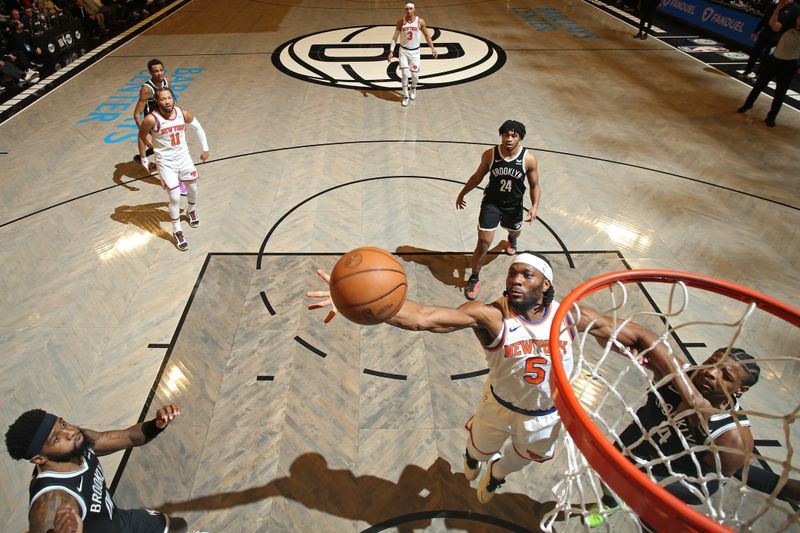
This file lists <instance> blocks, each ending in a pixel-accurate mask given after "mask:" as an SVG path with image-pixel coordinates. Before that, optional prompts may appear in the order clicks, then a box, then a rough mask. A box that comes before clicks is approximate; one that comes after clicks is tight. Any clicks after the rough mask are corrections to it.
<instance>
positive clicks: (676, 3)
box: [664, 0, 697, 15]
mask: <svg viewBox="0 0 800 533" xmlns="http://www.w3.org/2000/svg"><path fill="white" fill-rule="evenodd" d="M664 5H665V6H667V7H674V8H675V9H677V10H678V11H683V12H684V13H688V14H689V15H694V8H695V7H697V6H695V5H694V4H688V3H686V2H683V1H682V0H666V1H665V2H664Z"/></svg>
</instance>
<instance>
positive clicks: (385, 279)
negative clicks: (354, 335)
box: [330, 247, 408, 326]
mask: <svg viewBox="0 0 800 533" xmlns="http://www.w3.org/2000/svg"><path fill="white" fill-rule="evenodd" d="M407 290H408V282H407V280H406V273H405V271H404V270H403V266H402V265H401V264H400V262H399V261H397V259H396V258H395V257H394V256H393V255H392V254H390V253H389V252H387V251H386V250H382V249H381V248H373V247H364V248H356V249H355V250H351V251H349V252H347V253H346V254H344V255H343V256H342V258H341V259H339V260H338V261H337V262H336V265H335V266H334V267H333V272H331V281H330V291H331V298H332V299H333V304H334V305H335V306H336V309H337V310H338V311H339V313H341V314H342V315H344V317H345V318H347V319H348V320H351V321H352V322H355V323H356V324H361V325H363V326H369V325H372V324H379V323H381V322H385V321H386V320H389V319H390V318H392V317H393V316H394V315H395V314H396V313H397V311H399V310H400V307H401V306H402V305H403V302H405V301H406V292H407Z"/></svg>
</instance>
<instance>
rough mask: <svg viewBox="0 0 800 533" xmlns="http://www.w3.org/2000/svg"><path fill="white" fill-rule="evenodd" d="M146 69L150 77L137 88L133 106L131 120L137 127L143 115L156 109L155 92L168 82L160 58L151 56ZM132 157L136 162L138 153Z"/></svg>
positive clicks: (151, 152)
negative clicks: (136, 98) (137, 97)
mask: <svg viewBox="0 0 800 533" xmlns="http://www.w3.org/2000/svg"><path fill="white" fill-rule="evenodd" d="M147 70H148V72H150V79H149V80H147V81H146V82H144V83H143V84H142V87H141V88H140V89H139V100H138V101H137V102H136V107H134V108H133V120H135V121H136V127H137V128H138V127H139V126H141V125H142V120H144V117H146V116H147V115H149V114H150V113H152V112H153V111H155V110H156V109H158V107H157V106H156V92H157V91H158V90H159V89H167V88H169V82H168V81H167V78H166V75H165V73H164V63H162V62H161V60H160V59H156V58H153V59H151V60H150V61H148V62H147ZM147 155H148V156H151V155H153V150H152V149H150V150H149V151H148V152H147ZM133 159H134V160H135V161H136V162H137V163H138V162H139V154H136V155H135V156H134V158H133Z"/></svg>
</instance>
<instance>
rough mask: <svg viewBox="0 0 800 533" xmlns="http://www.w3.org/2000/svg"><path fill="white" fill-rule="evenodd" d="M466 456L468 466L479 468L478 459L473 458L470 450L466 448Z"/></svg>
mask: <svg viewBox="0 0 800 533" xmlns="http://www.w3.org/2000/svg"><path fill="white" fill-rule="evenodd" d="M464 457H466V458H467V466H468V467H470V468H478V460H477V459H473V458H472V456H471V455H470V454H469V450H464Z"/></svg>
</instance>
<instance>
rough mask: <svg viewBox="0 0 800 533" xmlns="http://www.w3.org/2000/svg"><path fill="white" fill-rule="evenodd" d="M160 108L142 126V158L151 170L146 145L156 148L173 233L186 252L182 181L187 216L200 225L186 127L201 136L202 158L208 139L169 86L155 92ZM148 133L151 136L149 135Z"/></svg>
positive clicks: (205, 151) (205, 156)
mask: <svg viewBox="0 0 800 533" xmlns="http://www.w3.org/2000/svg"><path fill="white" fill-rule="evenodd" d="M156 106H157V109H156V110H155V111H153V112H152V113H150V114H149V115H147V116H146V117H145V118H144V120H143V121H142V124H141V125H140V126H139V157H140V158H141V162H142V166H144V168H145V169H147V170H148V172H149V169H150V162H149V161H148V160H147V157H146V155H145V149H146V147H150V148H153V149H154V150H155V158H156V166H157V167H158V173H159V174H160V176H161V184H162V185H163V186H164V188H165V189H166V190H167V192H168V193H169V215H170V218H171V219H172V235H173V237H175V244H176V246H177V247H178V250H180V251H182V252H184V251H186V250H188V249H189V244H188V243H187V242H186V239H185V238H184V236H183V230H182V229H181V220H180V216H181V192H180V188H179V185H180V183H181V182H183V183H184V184H185V185H186V189H187V200H188V201H189V206H188V208H187V210H186V215H187V216H188V218H189V225H190V226H191V227H193V228H196V227H197V226H199V225H200V218H199V217H198V216H197V177H198V176H197V169H196V168H195V166H194V163H192V157H191V155H189V146H188V145H187V143H186V127H187V126H188V127H190V128H192V129H193V130H194V131H195V133H196V134H197V136H198V137H199V139H200V146H201V147H202V152H200V160H201V161H205V160H206V159H208V141H207V139H206V132H205V131H204V130H203V126H202V125H201V124H200V121H199V120H198V119H197V117H195V116H194V115H192V113H191V111H189V110H188V109H181V108H179V107H176V106H175V101H174V99H173V96H172V91H171V90H170V89H169V88H163V89H158V90H157V91H156ZM148 135H149V137H148Z"/></svg>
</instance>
